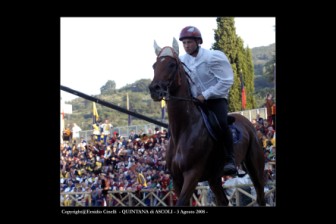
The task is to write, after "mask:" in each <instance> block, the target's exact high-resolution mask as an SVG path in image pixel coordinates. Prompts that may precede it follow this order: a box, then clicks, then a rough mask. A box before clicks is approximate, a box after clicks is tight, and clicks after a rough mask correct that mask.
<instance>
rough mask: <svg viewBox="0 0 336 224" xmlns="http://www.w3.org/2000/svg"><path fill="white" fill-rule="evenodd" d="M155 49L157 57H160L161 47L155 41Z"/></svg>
mask: <svg viewBox="0 0 336 224" xmlns="http://www.w3.org/2000/svg"><path fill="white" fill-rule="evenodd" d="M154 49H155V54H156V56H159V53H160V51H161V47H159V45H157V43H156V41H155V40H154Z"/></svg>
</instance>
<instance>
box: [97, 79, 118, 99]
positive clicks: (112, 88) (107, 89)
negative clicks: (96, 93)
mask: <svg viewBox="0 0 336 224" xmlns="http://www.w3.org/2000/svg"><path fill="white" fill-rule="evenodd" d="M100 93H101V94H102V95H108V94H113V93H116V83H115V81H112V80H108V81H107V82H106V84H105V85H103V86H102V87H101V88H100Z"/></svg>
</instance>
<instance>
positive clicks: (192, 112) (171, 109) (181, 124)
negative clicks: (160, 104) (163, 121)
mask: <svg viewBox="0 0 336 224" xmlns="http://www.w3.org/2000/svg"><path fill="white" fill-rule="evenodd" d="M174 96H175V97H177V98H181V99H173V100H170V101H168V102H167V109H168V119H169V125H170V126H172V125H173V126H175V127H176V128H178V129H184V128H185V127H189V126H190V125H192V124H194V123H195V122H197V121H198V120H199V116H200V114H199V113H198V110H197V108H196V105H195V104H194V102H193V101H192V96H191V93H190V89H189V84H188V82H187V80H186V78H185V79H183V80H182V85H181V87H180V88H179V90H178V91H177V92H176V93H175V95H174ZM182 99H185V100H182Z"/></svg>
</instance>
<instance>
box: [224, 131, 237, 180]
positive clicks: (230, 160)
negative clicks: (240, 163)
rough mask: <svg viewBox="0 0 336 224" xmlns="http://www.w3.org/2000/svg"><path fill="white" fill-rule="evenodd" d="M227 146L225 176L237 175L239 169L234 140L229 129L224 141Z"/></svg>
mask: <svg viewBox="0 0 336 224" xmlns="http://www.w3.org/2000/svg"><path fill="white" fill-rule="evenodd" d="M224 145H225V164H224V174H225V175H236V174H237V167H236V162H235V158H234V152H233V139H232V133H231V131H230V129H229V128H228V129H227V132H226V138H225V139H224Z"/></svg>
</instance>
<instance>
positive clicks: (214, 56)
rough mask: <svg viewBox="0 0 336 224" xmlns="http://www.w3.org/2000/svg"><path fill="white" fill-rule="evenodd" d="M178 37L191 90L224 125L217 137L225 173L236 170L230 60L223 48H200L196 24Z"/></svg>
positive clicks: (200, 40) (199, 37) (230, 173)
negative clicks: (230, 111) (230, 121)
mask: <svg viewBox="0 0 336 224" xmlns="http://www.w3.org/2000/svg"><path fill="white" fill-rule="evenodd" d="M179 40H180V41H182V42H183V47H184V50H185V51H186V53H187V54H185V55H182V56H181V57H180V59H181V61H182V62H183V63H184V64H185V65H186V67H187V68H186V72H187V73H189V75H190V77H191V79H192V83H190V84H191V92H192V94H193V96H194V97H195V98H197V99H198V100H199V102H200V103H201V104H202V105H203V106H206V107H207V108H208V109H209V110H211V111H213V112H214V113H215V115H216V117H217V120H218V122H219V124H220V127H221V129H222V133H221V134H220V136H221V138H220V139H219V140H218V141H219V144H220V145H221V146H222V147H221V148H223V149H225V158H224V159H225V165H224V173H225V174H226V175H233V174H236V173H237V168H236V164H235V159H234V153H233V139H232V133H231V130H230V128H229V126H228V121H227V114H228V101H227V99H228V96H229V90H230V88H231V86H232V84H233V71H232V68H231V64H230V62H229V60H228V58H227V57H226V55H225V54H224V53H223V52H222V51H218V50H214V51H210V50H207V49H204V48H201V46H200V45H201V44H202V43H203V39H202V35H201V32H200V31H199V30H198V29H197V28H196V27H193V26H187V27H185V28H183V29H182V31H181V33H180V38H179Z"/></svg>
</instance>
